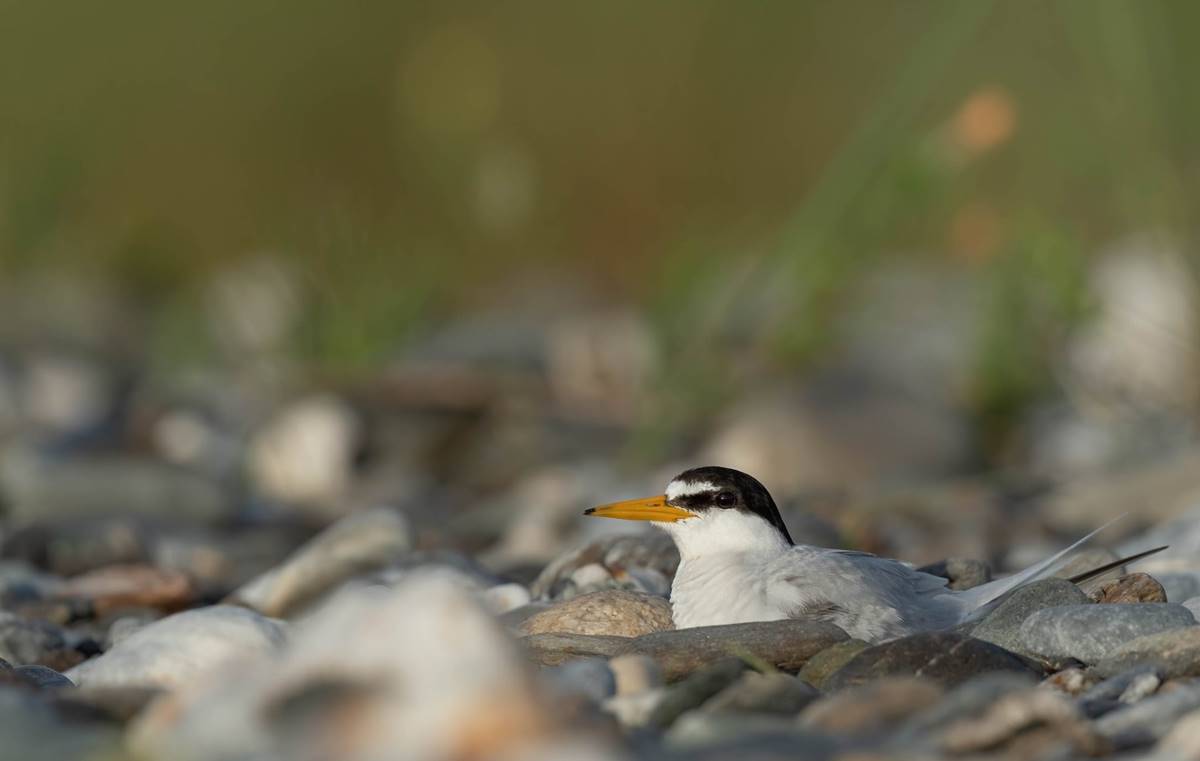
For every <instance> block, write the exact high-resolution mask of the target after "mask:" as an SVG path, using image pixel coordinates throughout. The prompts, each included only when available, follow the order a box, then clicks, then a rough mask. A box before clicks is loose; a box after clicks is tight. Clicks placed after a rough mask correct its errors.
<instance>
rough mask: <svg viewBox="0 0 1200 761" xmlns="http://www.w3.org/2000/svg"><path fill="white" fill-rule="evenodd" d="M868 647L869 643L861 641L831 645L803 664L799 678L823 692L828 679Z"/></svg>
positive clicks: (848, 641)
mask: <svg viewBox="0 0 1200 761" xmlns="http://www.w3.org/2000/svg"><path fill="white" fill-rule="evenodd" d="M870 646H871V643H869V642H864V641H862V640H861V639H848V640H846V641H845V642H838V643H837V644H835V645H831V646H829V647H827V648H825V649H824V650H822V651H821V652H819V653H817V654H816V655H814V656H813V657H812V658H809V659H808V663H805V664H804V668H802V669H800V678H801V679H803V680H804V681H806V682H808V683H809V684H811V685H812V686H814V687H816V688H817V689H821V690H823V689H825V683H826V682H827V681H828V680H829V677H831V676H833V674H835V673H837V671H838V669H840V668H841V667H842V666H845V665H846V664H847V663H849V662H850V659H852V658H853V657H854V656H856V655H858V654H859V653H861V652H862V651H863V650H866V649H867V648H868V647H870Z"/></svg>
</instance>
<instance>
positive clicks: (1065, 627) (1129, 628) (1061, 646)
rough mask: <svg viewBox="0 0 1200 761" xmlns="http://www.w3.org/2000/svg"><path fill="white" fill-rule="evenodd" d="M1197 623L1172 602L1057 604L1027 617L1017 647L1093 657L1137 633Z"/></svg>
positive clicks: (1089, 660) (1103, 654) (1089, 659)
mask: <svg viewBox="0 0 1200 761" xmlns="http://www.w3.org/2000/svg"><path fill="white" fill-rule="evenodd" d="M1195 625H1196V619H1195V617H1194V616H1193V615H1192V612H1191V611H1190V610H1188V609H1187V608H1185V607H1183V606H1182V605H1177V604H1173V603H1127V604H1112V605H1061V606H1055V607H1052V608H1045V609H1043V610H1039V611H1037V612H1036V613H1034V614H1033V615H1031V616H1030V617H1029V618H1027V619H1025V623H1023V624H1022V625H1021V632H1020V640H1021V641H1020V648H1021V649H1022V650H1024V651H1026V652H1031V653H1036V654H1038V655H1040V656H1043V657H1047V658H1077V659H1079V660H1081V661H1083V662H1084V663H1095V662H1097V661H1099V660H1101V659H1103V658H1105V657H1106V656H1109V655H1111V654H1112V653H1114V652H1116V651H1117V650H1118V649H1119V648H1120V647H1121V646H1122V645H1124V644H1125V643H1127V642H1129V641H1130V640H1131V639H1134V638H1135V637H1140V636H1144V635H1147V634H1156V633H1158V632H1163V631H1168V630H1170V629H1179V628H1184V627H1188V626H1195Z"/></svg>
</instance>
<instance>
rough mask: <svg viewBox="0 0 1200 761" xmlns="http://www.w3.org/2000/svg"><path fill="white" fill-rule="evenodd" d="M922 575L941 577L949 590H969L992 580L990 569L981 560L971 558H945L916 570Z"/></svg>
mask: <svg viewBox="0 0 1200 761" xmlns="http://www.w3.org/2000/svg"><path fill="white" fill-rule="evenodd" d="M917 570H918V571H921V572H923V573H929V574H933V575H934V576H941V577H942V578H943V579H946V580H948V581H949V584H947V585H946V586H948V587H949V588H950V589H955V590H960V589H971V588H973V587H977V586H979V585H980V584H986V583H988V582H989V581H991V580H992V568H991V566H989V565H988V564H987V563H985V562H983V561H982V560H975V559H972V558H947V559H945V560H942V561H940V562H937V563H933V564H932V565H926V566H921V567H920V568H918V569H917Z"/></svg>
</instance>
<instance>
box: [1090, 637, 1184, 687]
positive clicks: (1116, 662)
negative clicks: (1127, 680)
mask: <svg viewBox="0 0 1200 761" xmlns="http://www.w3.org/2000/svg"><path fill="white" fill-rule="evenodd" d="M1147 664H1149V665H1153V666H1155V667H1156V668H1158V669H1159V672H1160V673H1161V674H1162V676H1163V678H1165V679H1174V678H1178V677H1193V676H1200V626H1187V627H1184V628H1181V629H1171V630H1169V631H1165V632H1159V633H1158V634H1147V635H1145V636H1142V637H1138V638H1137V639H1134V640H1131V641H1129V642H1126V643H1123V644H1122V645H1121V646H1120V647H1119V648H1117V649H1116V650H1115V651H1114V652H1113V653H1112V654H1111V655H1110V656H1109V657H1107V658H1105V659H1103V660H1101V661H1099V662H1098V663H1097V664H1096V665H1095V667H1094V668H1093V671H1095V672H1096V673H1097V674H1099V675H1100V676H1116V675H1118V674H1121V673H1123V672H1125V671H1128V670H1129V669H1131V668H1135V667H1137V666H1140V665H1147Z"/></svg>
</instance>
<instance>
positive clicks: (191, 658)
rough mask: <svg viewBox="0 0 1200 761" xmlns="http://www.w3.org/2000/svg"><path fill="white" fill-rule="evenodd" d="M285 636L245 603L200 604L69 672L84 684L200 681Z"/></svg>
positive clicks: (259, 654)
mask: <svg viewBox="0 0 1200 761" xmlns="http://www.w3.org/2000/svg"><path fill="white" fill-rule="evenodd" d="M285 637H286V631H285V629H284V628H283V626H282V625H281V624H280V623H278V622H276V621H272V620H271V619H269V618H264V617H263V616H261V615H259V614H258V613H255V612H254V611H251V610H247V609H245V608H238V607H233V606H228V605H216V606H213V607H209V608H197V609H195V610H188V611H184V612H183V613H176V614H175V615H173V616H168V617H167V618H164V619H162V620H160V621H156V622H154V623H152V624H149V625H147V626H144V627H142V628H140V629H138V630H137V631H135V632H133V633H132V634H129V635H128V636H126V637H124V638H123V639H121V640H120V641H119V642H117V643H116V644H115V645H114V646H113V648H112V649H111V650H109V651H108V652H107V653H104V654H103V655H100V656H97V657H95V658H93V659H91V660H89V661H85V662H83V663H81V664H79V665H78V666H76V667H75V668H73V669H71V670H70V671H68V672H66V676H67V678H68V679H70V680H71V681H72V682H74V683H75V684H77V685H79V686H81V687H161V688H164V689H176V688H179V687H183V686H187V685H191V684H192V683H194V682H197V681H202V680H204V679H205V678H207V677H209V676H211V675H212V674H214V673H215V672H217V671H219V670H220V669H221V667H223V666H226V665H227V664H229V663H230V662H240V663H252V662H254V661H255V660H256V659H261V658H264V657H267V656H269V655H270V654H271V653H273V652H274V651H275V650H276V649H277V648H279V647H280V646H281V645H282V644H283V642H284V639H285Z"/></svg>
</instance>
